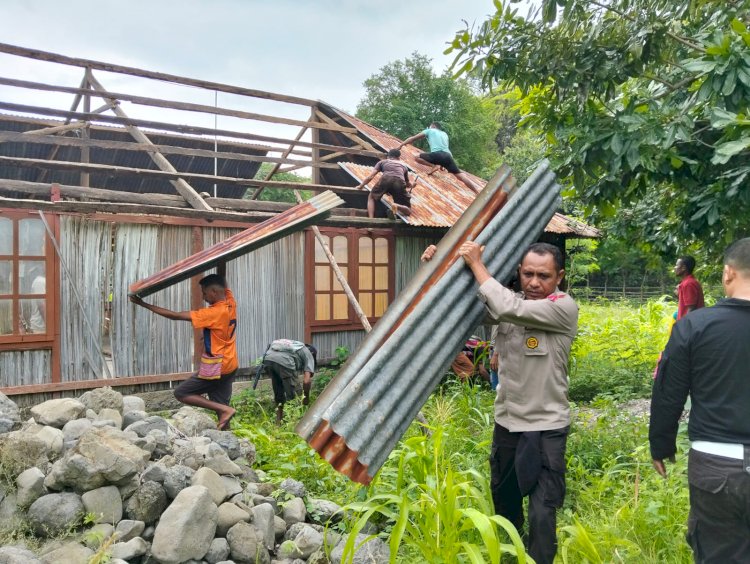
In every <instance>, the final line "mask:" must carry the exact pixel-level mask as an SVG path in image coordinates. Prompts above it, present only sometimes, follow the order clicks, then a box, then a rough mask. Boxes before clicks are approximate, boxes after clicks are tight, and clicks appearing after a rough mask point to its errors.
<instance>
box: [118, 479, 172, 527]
mask: <svg viewBox="0 0 750 564" xmlns="http://www.w3.org/2000/svg"><path fill="white" fill-rule="evenodd" d="M166 507H167V494H166V492H165V491H164V488H163V487H161V484H158V483H156V482H144V483H143V484H141V486H140V487H139V488H138V489H137V490H136V491H135V493H134V494H133V495H132V496H130V498H129V499H128V500H127V502H126V503H125V515H127V517H128V519H133V520H136V521H143V522H144V523H146V525H150V524H151V523H154V522H155V521H156V520H157V519H158V518H159V516H160V515H161V514H162V512H163V511H164V510H165V509H166Z"/></svg>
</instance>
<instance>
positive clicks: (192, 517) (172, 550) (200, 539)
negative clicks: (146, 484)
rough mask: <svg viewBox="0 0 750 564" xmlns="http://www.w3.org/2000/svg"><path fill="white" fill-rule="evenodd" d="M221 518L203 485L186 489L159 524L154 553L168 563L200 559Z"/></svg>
mask: <svg viewBox="0 0 750 564" xmlns="http://www.w3.org/2000/svg"><path fill="white" fill-rule="evenodd" d="M217 517H218V509H217V507H216V504H215V503H214V502H213V500H212V499H211V495H210V494H209V492H208V489H206V488H205V487H203V486H191V487H189V488H185V489H184V490H182V491H181V492H180V493H179V494H177V497H176V498H175V500H174V501H173V502H172V504H171V505H170V506H169V507H167V509H166V511H164V513H163V514H162V516H161V519H160V520H159V524H158V525H157V526H156V531H155V533H154V540H153V543H152V545H151V554H152V556H153V557H154V558H156V559H157V560H158V561H159V562H162V563H164V564H172V563H178V562H184V561H185V560H190V559H191V558H194V559H196V560H200V559H201V558H203V557H204V556H205V554H206V553H207V552H208V549H209V547H210V546H211V541H212V540H213V538H214V534H215V532H216V522H217ZM235 526H236V525H235Z"/></svg>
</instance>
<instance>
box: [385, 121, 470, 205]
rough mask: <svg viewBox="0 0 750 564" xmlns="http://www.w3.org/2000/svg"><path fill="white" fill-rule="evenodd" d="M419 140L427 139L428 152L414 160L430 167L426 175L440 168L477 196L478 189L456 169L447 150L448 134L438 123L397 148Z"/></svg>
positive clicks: (434, 122)
mask: <svg viewBox="0 0 750 564" xmlns="http://www.w3.org/2000/svg"><path fill="white" fill-rule="evenodd" d="M419 139H427V143H428V144H429V146H430V152H429V153H420V154H419V156H418V157H417V158H416V159H414V160H416V161H417V162H418V163H419V164H421V165H424V166H432V170H430V172H428V173H427V174H432V173H434V172H435V171H436V170H437V169H438V168H440V167H441V166H442V167H443V168H444V169H445V170H447V171H448V172H450V173H451V174H452V175H454V176H455V177H456V178H458V179H459V180H460V181H461V182H463V183H464V184H465V185H466V187H467V188H469V190H471V191H472V192H475V193H477V194H478V193H479V188H477V187H476V186H475V185H474V183H473V182H472V181H471V178H469V176H468V175H467V174H466V173H465V172H463V171H462V170H461V169H460V168H458V165H457V164H456V161H455V160H453V154H452V153H451V151H450V149H449V148H448V134H447V133H446V132H445V131H443V129H442V127H440V124H439V123H438V122H436V121H433V122H432V123H431V124H430V127H428V128H427V129H425V130H424V131H421V132H419V133H417V134H415V135H412V136H411V137H409V138H408V139H407V140H406V141H404V142H403V143H401V145H399V146H398V148H399V149H401V147H403V146H404V145H408V144H410V143H414V141H417V140H419Z"/></svg>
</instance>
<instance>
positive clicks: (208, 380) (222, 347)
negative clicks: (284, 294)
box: [130, 274, 238, 431]
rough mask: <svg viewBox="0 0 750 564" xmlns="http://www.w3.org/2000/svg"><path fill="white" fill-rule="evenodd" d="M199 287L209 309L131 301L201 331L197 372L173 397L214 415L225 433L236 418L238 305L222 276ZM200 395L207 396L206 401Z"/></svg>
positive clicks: (210, 277) (211, 276) (212, 276)
mask: <svg viewBox="0 0 750 564" xmlns="http://www.w3.org/2000/svg"><path fill="white" fill-rule="evenodd" d="M198 284H200V287H201V291H202V293H203V299H204V300H205V301H206V302H207V303H208V307H204V308H201V309H198V310H195V311H179V312H178V311H172V310H169V309H166V308H163V307H158V306H155V305H151V304H147V303H146V302H144V301H143V300H142V299H141V298H140V297H138V296H136V295H131V296H130V301H131V302H133V303H134V304H136V305H139V306H141V307H145V308H146V309H148V310H151V311H153V312H154V313H156V314H157V315H161V316H162V317H166V318H167V319H174V320H179V321H190V322H191V323H192V324H193V327H195V328H196V329H202V330H203V349H204V352H203V355H202V357H201V366H200V369H199V370H198V372H196V373H195V374H193V375H192V376H191V377H190V378H188V379H187V380H185V381H184V382H182V384H180V385H179V386H177V389H175V391H174V396H175V397H176V398H177V399H178V400H179V401H181V402H182V403H186V404H188V405H194V406H196V407H203V408H205V409H210V410H212V411H214V412H215V413H216V417H217V418H218V419H219V423H218V427H219V430H221V431H224V430H228V429H229V422H230V421H231V419H232V417H234V414H235V409H234V408H232V407H230V406H229V400H230V399H231V397H232V383H233V381H234V376H235V374H236V372H237V367H238V362H237V346H236V335H235V331H236V329H237V303H236V302H235V301H234V296H233V295H232V291H231V290H230V289H229V288H227V283H226V281H225V279H224V277H223V276H220V275H218V274H209V275H208V276H206V277H204V278H202V279H201V280H200V281H199V282H198ZM203 394H207V395H208V399H207V398H205V397H203Z"/></svg>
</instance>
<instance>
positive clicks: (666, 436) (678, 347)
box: [649, 238, 750, 564]
mask: <svg viewBox="0 0 750 564" xmlns="http://www.w3.org/2000/svg"><path fill="white" fill-rule="evenodd" d="M722 282H723V284H724V291H725V293H726V295H727V298H726V299H724V300H721V301H720V302H718V303H717V304H716V305H715V306H714V307H710V308H703V309H700V310H697V311H694V312H693V313H691V314H690V315H688V316H686V317H685V318H683V319H681V320H680V321H678V322H677V323H676V324H675V326H674V328H673V330H672V334H671V336H670V338H669V342H668V343H667V346H666V348H665V350H664V353H663V355H662V358H661V360H660V361H659V366H658V371H657V374H656V380H655V381H654V388H653V396H652V399H651V422H650V426H649V442H650V445H651V458H652V459H653V465H654V468H655V469H656V471H657V472H658V473H659V474H660V475H662V476H664V477H666V468H665V466H664V460H665V459H670V460H672V461H674V455H675V453H676V450H677V447H676V436H677V426H678V422H679V418H680V415H681V413H682V408H683V406H684V405H685V400H686V399H687V396H688V394H690V398H691V402H692V408H691V411H690V421H689V423H688V436H689V438H690V441H691V448H690V453H689V455H688V483H689V487H690V516H689V517H688V534H687V540H688V542H689V543H690V546H691V547H692V549H693V553H694V556H695V561H696V562H701V563H721V564H727V563H734V562H736V563H739V562H750V238H745V239H740V240H739V241H737V242H735V243H734V244H733V245H732V246H730V247H729V248H728V249H727V251H726V253H725V255H724V273H723V276H722Z"/></svg>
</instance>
